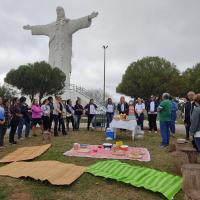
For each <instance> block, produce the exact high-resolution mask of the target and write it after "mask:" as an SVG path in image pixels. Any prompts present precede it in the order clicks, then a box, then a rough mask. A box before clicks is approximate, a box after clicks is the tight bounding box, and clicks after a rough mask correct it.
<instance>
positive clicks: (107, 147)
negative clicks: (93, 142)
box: [103, 143, 112, 150]
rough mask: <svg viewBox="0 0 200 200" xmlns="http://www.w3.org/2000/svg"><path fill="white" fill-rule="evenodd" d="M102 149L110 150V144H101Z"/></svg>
mask: <svg viewBox="0 0 200 200" xmlns="http://www.w3.org/2000/svg"><path fill="white" fill-rule="evenodd" d="M103 148H104V149H107V150H110V149H111V148H112V144H111V143H104V144H103Z"/></svg>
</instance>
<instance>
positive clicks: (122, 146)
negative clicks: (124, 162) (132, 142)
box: [119, 145, 128, 151]
mask: <svg viewBox="0 0 200 200" xmlns="http://www.w3.org/2000/svg"><path fill="white" fill-rule="evenodd" d="M119 148H120V150H123V151H128V145H121V146H120V147H119Z"/></svg>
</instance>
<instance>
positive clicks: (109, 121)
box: [106, 112, 114, 128]
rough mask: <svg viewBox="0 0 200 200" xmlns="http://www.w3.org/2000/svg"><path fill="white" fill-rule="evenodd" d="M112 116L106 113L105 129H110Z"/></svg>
mask: <svg viewBox="0 0 200 200" xmlns="http://www.w3.org/2000/svg"><path fill="white" fill-rule="evenodd" d="M113 115H114V113H109V112H107V113H106V119H107V123H106V128H109V127H110V123H111V122H112V120H113Z"/></svg>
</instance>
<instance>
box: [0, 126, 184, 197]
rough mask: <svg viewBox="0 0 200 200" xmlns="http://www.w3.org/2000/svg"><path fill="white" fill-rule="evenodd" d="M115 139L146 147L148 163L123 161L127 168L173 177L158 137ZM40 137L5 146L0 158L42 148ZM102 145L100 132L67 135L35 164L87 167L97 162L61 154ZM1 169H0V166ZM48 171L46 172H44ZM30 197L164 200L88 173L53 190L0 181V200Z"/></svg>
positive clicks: (38, 184) (36, 183) (122, 136)
mask: <svg viewBox="0 0 200 200" xmlns="http://www.w3.org/2000/svg"><path fill="white" fill-rule="evenodd" d="M118 139H119V140H122V141H123V142H124V143H125V144H128V145H129V146H138V147H146V148H147V149H148V150H149V151H150V154H151V161H150V162H138V161H130V160H124V161H122V162H126V163H129V164H134V165H140V166H146V167H150V168H154V169H158V170H161V171H166V172H169V173H172V174H176V171H175V167H174V165H173V159H172V156H171V155H170V154H169V153H168V152H167V150H161V149H159V147H158V146H159V143H160V136H159V134H146V135H145V138H144V140H137V141H132V140H131V135H130V134H128V133H119V134H118ZM41 141H42V139H41V136H39V137H36V138H30V139H28V140H24V141H20V143H19V144H18V145H17V146H8V147H7V148H6V149H3V150H1V152H0V157H3V156H4V155H6V154H8V153H9V152H12V151H14V150H15V149H17V148H18V147H21V146H32V145H40V144H42V142H41ZM75 142H78V143H90V144H102V143H104V142H105V137H104V133H103V132H100V131H91V132H86V131H84V130H83V131H79V132H70V134H69V135H67V136H60V137H57V138H53V146H52V147H51V148H50V149H49V150H48V151H47V152H45V153H44V154H43V155H41V156H39V157H38V158H36V159H34V160H57V161H61V162H65V163H74V164H76V165H83V166H89V165H91V164H94V163H96V162H97V161H100V159H92V158H78V157H66V156H63V153H64V152H65V151H66V150H69V149H71V148H72V146H73V143H75ZM1 166H2V165H1ZM47 170H48V169H47ZM19 192H21V193H28V194H31V196H32V198H33V199H34V200H47V199H48V200H55V199H57V200H83V199H84V200H90V199H91V200H93V199H96V200H121V199H124V200H129V199H130V200H161V199H165V198H164V197H163V196H162V195H160V194H158V193H153V192H150V191H147V190H145V189H142V188H136V187H133V186H130V185H127V184H123V183H120V182H117V181H114V180H109V179H105V178H102V177H95V176H92V175H90V174H88V173H85V174H83V175H82V176H81V177H80V178H79V179H78V180H77V181H75V182H74V183H73V184H72V185H70V186H53V185H51V184H49V183H48V182H41V181H35V180H32V179H14V178H9V177H0V200H6V199H12V198H10V197H11V196H13V194H15V193H19ZM183 199H184V195H183V192H182V191H181V192H179V193H178V194H177V196H176V197H175V200H183Z"/></svg>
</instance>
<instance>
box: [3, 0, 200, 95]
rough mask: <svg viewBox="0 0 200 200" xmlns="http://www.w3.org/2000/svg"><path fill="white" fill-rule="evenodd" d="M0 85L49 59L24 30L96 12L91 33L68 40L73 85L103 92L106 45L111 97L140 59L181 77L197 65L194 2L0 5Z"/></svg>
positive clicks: (87, 0)
mask: <svg viewBox="0 0 200 200" xmlns="http://www.w3.org/2000/svg"><path fill="white" fill-rule="evenodd" d="M0 1H1V2H0V24H1V27H0V36H1V37H0V80H1V82H2V80H3V77H5V74H6V73H7V72H8V71H9V70H10V69H11V68H15V67H17V66H19V65H21V64H26V63H31V62H35V61H41V60H46V61H47V59H48V38H47V37H45V36H32V35H31V33H30V32H29V31H25V30H23V29H22V26H23V25H25V24H30V25H39V24H47V23H50V22H53V21H55V20H56V7H57V6H63V7H64V9H65V13H66V17H67V18H71V19H73V18H79V17H83V16H86V15H89V14H90V13H91V12H92V11H98V12H99V16H98V17H97V18H95V19H94V20H93V22H92V25H91V27H90V28H87V29H83V30H80V31H78V32H77V33H75V34H74V36H73V59H72V79H71V80H72V81H71V82H72V83H75V84H78V85H82V86H84V87H86V88H94V89H95V88H100V87H103V49H102V45H103V44H106V45H108V46H109V47H108V49H107V66H106V67H107V69H106V70H107V71H106V89H107V91H108V92H109V93H110V94H114V93H115V88H116V86H117V85H118V83H119V82H120V81H121V78H122V75H123V73H124V72H125V70H126V68H127V66H128V65H129V64H130V63H131V62H133V61H136V60H138V59H140V58H142V57H144V56H161V57H164V58H166V59H167V60H169V61H171V62H173V63H175V64H176V65H177V67H178V69H180V70H181V71H183V70H184V69H186V68H187V67H192V66H193V65H194V64H195V63H197V62H200V39H199V36H200V20H199V19H200V12H199V8H200V1H199V0H42V1H41V0H28V1H27V0H17V1H16V0H0Z"/></svg>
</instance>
